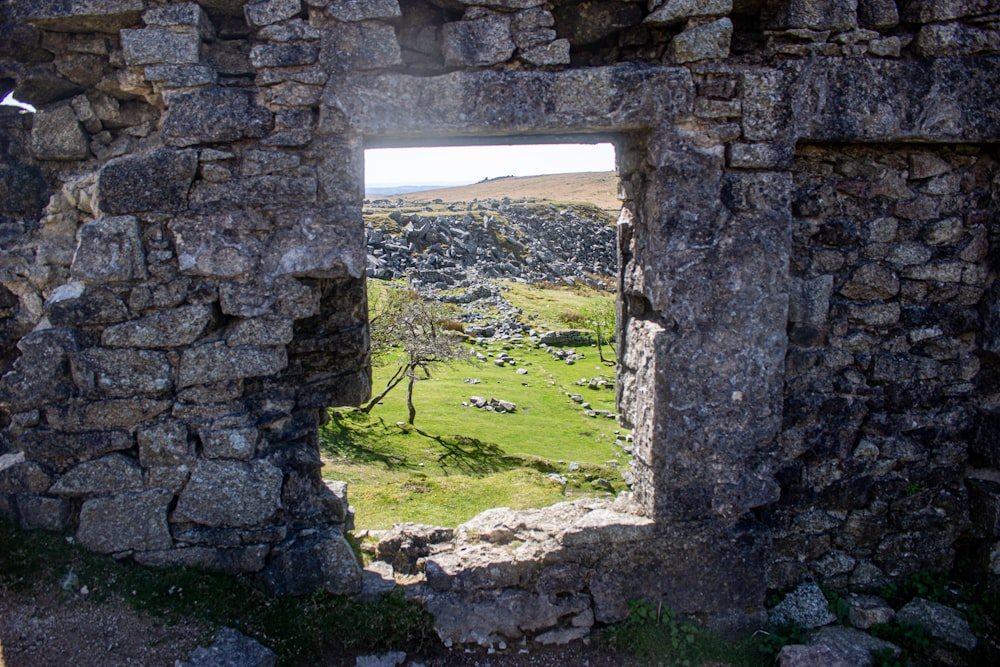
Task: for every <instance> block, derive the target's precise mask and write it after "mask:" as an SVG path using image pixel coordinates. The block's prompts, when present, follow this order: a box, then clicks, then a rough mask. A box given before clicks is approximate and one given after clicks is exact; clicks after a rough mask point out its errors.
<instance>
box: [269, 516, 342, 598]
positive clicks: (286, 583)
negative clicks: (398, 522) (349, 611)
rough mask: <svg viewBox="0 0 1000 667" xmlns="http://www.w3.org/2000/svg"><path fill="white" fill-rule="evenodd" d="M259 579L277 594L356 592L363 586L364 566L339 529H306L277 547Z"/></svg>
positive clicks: (339, 593) (340, 593)
mask: <svg viewBox="0 0 1000 667" xmlns="http://www.w3.org/2000/svg"><path fill="white" fill-rule="evenodd" d="M259 581H260V583H261V585H263V586H264V587H265V588H266V589H267V590H268V591H269V592H271V593H272V594H274V595H305V594H307V593H309V592H312V591H315V590H319V589H325V590H326V591H328V592H330V593H333V594H335V595H353V594H355V593H358V592H359V591H360V590H361V566H360V565H359V564H358V561H357V558H356V557H355V556H354V552H353V551H351V547H350V545H349V544H348V543H347V540H345V539H344V536H343V535H342V534H341V533H340V531H339V530H335V529H329V530H320V531H315V532H310V531H302V532H301V533H299V535H297V536H296V537H293V538H291V539H289V540H288V541H287V542H286V543H284V544H281V545H278V546H277V547H275V549H274V551H273V552H272V554H271V559H270V561H269V562H268V564H267V566H266V567H265V568H264V570H263V571H262V572H261V573H260V576H259Z"/></svg>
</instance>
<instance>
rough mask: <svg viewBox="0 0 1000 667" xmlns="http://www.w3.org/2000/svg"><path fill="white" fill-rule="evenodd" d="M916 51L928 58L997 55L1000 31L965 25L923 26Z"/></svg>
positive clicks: (941, 24)
mask: <svg viewBox="0 0 1000 667" xmlns="http://www.w3.org/2000/svg"><path fill="white" fill-rule="evenodd" d="M916 51H917V53H918V54H920V55H922V56H926V57H933V56H969V55H973V54H976V53H996V52H997V51H1000V31H997V30H988V29H984V28H979V27H977V26H971V25H966V24H964V23H932V24H928V25H924V26H921V28H920V32H919V33H918V34H917V41H916Z"/></svg>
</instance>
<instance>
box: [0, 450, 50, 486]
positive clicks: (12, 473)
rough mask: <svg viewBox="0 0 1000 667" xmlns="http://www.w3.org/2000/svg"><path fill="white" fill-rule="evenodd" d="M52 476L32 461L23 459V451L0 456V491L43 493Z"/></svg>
mask: <svg viewBox="0 0 1000 667" xmlns="http://www.w3.org/2000/svg"><path fill="white" fill-rule="evenodd" d="M51 485H52V477H51V476H50V475H49V474H48V473H47V472H45V471H44V470H43V469H42V467H41V466H40V465H38V464H37V463H35V462H34V461H25V460H24V452H18V453H16V454H4V455H3V456H0V493H34V494H37V493H45V492H46V491H48V489H49V487H50V486H51Z"/></svg>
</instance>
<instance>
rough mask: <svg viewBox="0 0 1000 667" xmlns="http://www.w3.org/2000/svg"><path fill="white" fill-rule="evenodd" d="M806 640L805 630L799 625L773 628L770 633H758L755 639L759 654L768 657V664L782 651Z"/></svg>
mask: <svg viewBox="0 0 1000 667" xmlns="http://www.w3.org/2000/svg"><path fill="white" fill-rule="evenodd" d="M804 639H805V630H803V629H802V628H800V627H799V626H797V625H794V624H791V625H783V626H781V627H777V628H771V631H770V632H758V633H757V634H755V635H754V637H753V643H754V646H756V648H757V653H758V654H760V655H762V656H764V657H766V658H767V661H768V664H771V663H772V662H774V660H776V659H777V657H778V654H779V653H781V649H783V648H785V647H786V646H791V645H793V644H801V643H802V642H803V640H804Z"/></svg>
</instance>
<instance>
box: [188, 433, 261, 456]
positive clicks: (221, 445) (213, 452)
mask: <svg viewBox="0 0 1000 667" xmlns="http://www.w3.org/2000/svg"><path fill="white" fill-rule="evenodd" d="M198 435H199V436H200V437H201V445H202V448H203V451H204V453H205V456H206V457H208V458H210V459H236V460H240V461H246V460H248V459H250V458H252V457H253V455H254V454H255V453H256V451H257V438H258V433H257V429H255V428H253V427H246V428H215V427H210V428H204V429H202V430H201V431H199V432H198Z"/></svg>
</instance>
